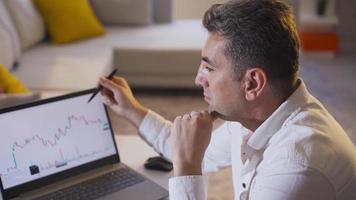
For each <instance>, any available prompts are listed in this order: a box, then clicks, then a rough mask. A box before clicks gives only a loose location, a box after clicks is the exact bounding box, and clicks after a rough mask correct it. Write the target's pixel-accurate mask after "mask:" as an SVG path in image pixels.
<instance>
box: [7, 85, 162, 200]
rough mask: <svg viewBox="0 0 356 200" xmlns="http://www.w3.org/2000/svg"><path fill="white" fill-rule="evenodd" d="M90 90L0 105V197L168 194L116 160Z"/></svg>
mask: <svg viewBox="0 0 356 200" xmlns="http://www.w3.org/2000/svg"><path fill="white" fill-rule="evenodd" d="M93 92H94V89H90V90H85V91H80V92H76V93H72V94H68V95H64V96H59V97H54V98H50V99H45V100H40V101H37V102H33V103H29V104H24V105H19V106H15V107H11V108H5V109H2V110H0V128H1V134H0V135H1V139H0V178H1V181H0V187H1V195H2V198H3V199H5V200H7V199H36V200H45V199H86V200H89V199H100V200H109V199H116V200H142V199H147V200H151V199H152V200H153V199H168V191H167V190H166V189H164V188H162V187H161V186H159V185H157V184H156V183H154V182H153V181H151V180H149V179H147V178H145V177H144V176H143V175H141V174H139V173H137V172H135V171H134V170H132V169H130V168H129V167H128V166H126V165H125V164H123V163H122V162H121V161H120V157H119V153H118V149H119V148H120V147H118V146H117V145H116V143H115V139H114V134H113V130H112V126H111V123H110V118H109V115H108V111H107V108H106V106H105V105H104V104H103V103H102V102H101V99H100V95H97V96H96V97H95V98H94V99H93V100H92V101H91V102H90V103H87V101H88V99H89V98H90V96H91V95H92V93H93ZM0 199H1V196H0Z"/></svg>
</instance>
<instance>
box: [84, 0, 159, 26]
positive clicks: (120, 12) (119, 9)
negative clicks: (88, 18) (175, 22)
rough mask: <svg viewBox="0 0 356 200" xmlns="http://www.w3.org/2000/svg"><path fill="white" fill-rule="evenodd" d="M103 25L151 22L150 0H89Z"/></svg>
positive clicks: (151, 8)
mask: <svg viewBox="0 0 356 200" xmlns="http://www.w3.org/2000/svg"><path fill="white" fill-rule="evenodd" d="M91 3H92V5H93V9H94V11H95V13H96V15H97V16H98V18H99V20H100V21H101V22H102V23H103V24H105V25H113V24H116V25H117V24H121V25H123V24H124V25H147V24H150V23H152V22H153V5H152V0H134V1H133V0H91Z"/></svg>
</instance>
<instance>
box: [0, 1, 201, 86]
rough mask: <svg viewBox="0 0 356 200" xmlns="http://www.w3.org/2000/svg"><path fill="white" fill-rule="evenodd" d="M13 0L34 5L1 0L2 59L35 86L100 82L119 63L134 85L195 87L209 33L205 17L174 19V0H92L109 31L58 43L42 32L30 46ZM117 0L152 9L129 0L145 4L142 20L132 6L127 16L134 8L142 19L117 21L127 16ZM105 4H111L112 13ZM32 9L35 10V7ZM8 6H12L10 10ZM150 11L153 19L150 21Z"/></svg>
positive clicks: (22, 4)
mask: <svg viewBox="0 0 356 200" xmlns="http://www.w3.org/2000/svg"><path fill="white" fill-rule="evenodd" d="M8 1H17V2H18V4H21V5H16V6H22V7H26V6H27V7H28V6H29V5H30V3H29V2H30V0H0V19H1V22H2V24H0V28H1V29H0V47H1V48H3V49H4V48H5V49H6V51H4V50H0V63H1V64H4V65H6V67H8V68H9V69H11V70H12V71H13V73H14V74H15V75H16V76H17V77H18V78H19V79H20V80H22V81H23V82H24V83H25V84H26V85H27V86H28V87H29V88H30V89H32V90H35V91H53V90H66V91H67V90H70V91H72V90H81V89H86V88H90V87H94V86H95V85H96V81H97V79H98V77H99V76H101V75H104V74H108V73H109V72H110V71H111V70H112V69H113V68H114V67H116V68H118V71H119V75H122V76H124V77H126V78H127V79H128V81H129V83H130V84H131V85H132V86H137V87H178V88H182V87H183V88H186V87H189V88H191V87H194V82H193V81H194V76H195V74H196V70H197V68H198V65H199V62H200V51H201V48H202V46H203V44H204V41H205V39H206V36H207V33H206V31H205V30H204V29H203V27H202V25H201V21H200V20H182V21H171V18H172V7H171V6H172V2H171V0H135V1H131V0H91V1H92V6H93V9H94V10H96V7H95V6H97V12H98V13H97V16H98V18H99V20H102V22H103V24H104V25H105V30H106V32H107V33H106V35H105V36H102V37H96V38H91V39H88V40H83V41H80V42H75V43H71V44H68V45H56V46H55V45H51V44H50V43H48V42H46V41H43V40H44V39H43V38H41V40H40V41H38V42H36V43H35V44H32V45H30V46H29V47H24V44H21V42H22V41H23V40H21V39H22V38H23V37H24V36H28V35H26V34H23V33H19V29H21V28H18V26H19V25H17V24H16V22H17V21H19V20H17V21H16V16H15V17H14V15H13V14H11V5H10V8H9V3H7V2H8ZM95 1H96V3H95ZM99 1H100V2H99ZM115 2H116V3H120V2H121V3H122V2H126V4H127V3H130V2H136V3H138V2H139V3H141V4H142V5H143V6H146V7H147V9H146V11H145V12H146V13H143V14H142V12H143V11H142V8H141V7H140V6H137V5H136V6H132V5H131V6H130V5H129V4H127V5H129V6H128V9H131V8H132V9H136V10H137V9H138V8H139V9H140V11H139V12H140V15H141V21H140V20H139V19H138V18H137V13H130V12H131V11H130V10H128V11H126V12H127V13H126V16H125V17H124V18H125V19H124V20H128V19H129V20H130V18H129V15H130V14H131V15H133V16H134V17H136V18H134V19H133V21H134V22H135V20H136V22H138V24H140V25H132V24H134V23H132V21H130V23H131V25H122V24H115V20H121V19H120V16H118V18H117V19H115V16H114V15H115V8H114V6H110V4H112V3H115ZM105 4H106V5H105ZM103 5H104V7H103ZM113 5H114V4H113ZM12 6H13V7H12V9H14V5H12ZM30 6H31V5H30ZM99 6H101V7H99ZM105 6H109V7H111V9H109V10H108V13H106V12H105ZM116 6H118V5H116ZM15 9H17V10H18V9H20V8H17V7H15ZM22 9H23V8H22ZM26 9H28V10H30V11H31V12H33V8H31V9H29V8H26ZM118 9H119V8H118ZM120 9H124V8H121V7H120ZM125 9H127V8H125ZM125 9H124V11H125ZM8 10H10V12H6V11H8ZM124 11H123V12H124ZM19 12H21V10H20V11H19ZM147 13H149V14H147ZM108 14H110V15H108ZM121 14H122V12H121ZM124 14H125V13H124ZM32 15H33V13H32ZM105 16H106V18H105ZM142 16H143V17H142ZM147 16H148V17H149V18H150V19H149V20H146V21H145V19H146V18H147ZM14 18H15V19H14ZM30 18H31V17H30ZM33 18H34V20H38V18H36V17H33ZM4 21H6V24H4V23H3V22H4ZM113 21H114V22H113ZM157 21H158V22H163V23H157ZM38 23H39V22H37V24H38ZM142 23H146V24H144V25H142ZM22 26H24V25H22ZM20 27H21V26H20ZM34 31H35V30H34ZM10 32H11V33H10ZM8 33H10V34H8ZM6 34H7V35H6ZM21 35H22V37H21ZM43 37H44V36H43ZM4 39H5V40H4ZM26 45H27V46H28V44H26ZM4 52H7V54H5V53H4ZM9 52H10V53H9Z"/></svg>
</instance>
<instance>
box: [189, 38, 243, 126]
mask: <svg viewBox="0 0 356 200" xmlns="http://www.w3.org/2000/svg"><path fill="white" fill-rule="evenodd" d="M225 45H226V40H225V39H224V38H223V37H221V36H219V35H218V34H216V33H210V34H209V37H208V39H207V41H206V43H205V46H204V48H203V50H202V61H201V64H200V66H199V70H198V73H197V76H196V78H195V83H196V85H198V86H200V87H202V88H203V89H204V99H205V101H206V102H207V103H208V104H209V110H211V111H216V112H218V113H219V114H220V117H221V118H223V119H225V120H239V119H240V118H241V117H243V116H241V114H242V113H244V110H243V109H244V104H245V103H246V101H245V100H244V98H243V97H244V95H243V90H242V88H241V84H240V81H238V80H237V76H236V74H235V72H234V66H233V65H232V63H231V62H230V60H229V59H228V58H227V57H226V56H225V54H224V51H225Z"/></svg>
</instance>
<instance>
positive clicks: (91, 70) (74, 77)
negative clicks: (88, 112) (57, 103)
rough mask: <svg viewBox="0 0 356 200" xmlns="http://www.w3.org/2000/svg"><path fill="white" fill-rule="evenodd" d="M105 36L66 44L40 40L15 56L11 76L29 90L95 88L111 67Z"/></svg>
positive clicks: (109, 52) (109, 49)
mask: <svg viewBox="0 0 356 200" xmlns="http://www.w3.org/2000/svg"><path fill="white" fill-rule="evenodd" d="M111 60H112V59H111V48H110V46H109V45H107V43H106V41H105V37H99V38H93V39H90V40H85V41H82V42H77V43H73V44H70V45H60V46H53V45H51V44H48V43H42V44H40V45H37V46H36V47H34V48H32V49H31V50H30V51H26V52H24V53H23V54H22V56H21V58H20V59H19V67H18V69H17V70H16V71H15V75H16V76H17V77H19V78H20V79H21V80H22V81H23V82H24V83H25V84H26V85H27V86H28V87H29V88H30V89H33V90H81V89H88V88H90V87H95V86H96V82H97V80H98V78H99V76H101V75H104V74H108V73H110V71H111V70H112V64H111Z"/></svg>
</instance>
